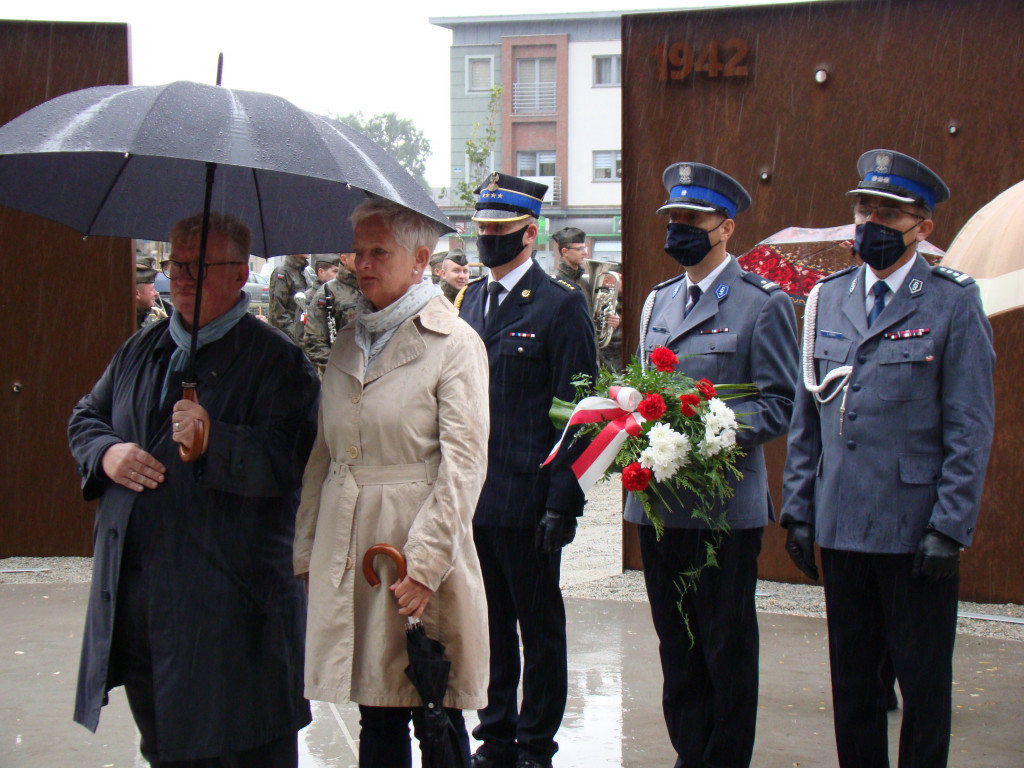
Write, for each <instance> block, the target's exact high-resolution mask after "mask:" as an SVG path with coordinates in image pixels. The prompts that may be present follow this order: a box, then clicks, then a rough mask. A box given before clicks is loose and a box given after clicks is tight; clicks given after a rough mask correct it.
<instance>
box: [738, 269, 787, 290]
mask: <svg viewBox="0 0 1024 768" xmlns="http://www.w3.org/2000/svg"><path fill="white" fill-rule="evenodd" d="M743 279H744V280H746V281H747V282H748V283H750V284H751V285H756V286H757V287H758V288H760V289H761V290H762V291H764V292H765V293H774V292H775V291H781V290H782V289H781V288H780V287H779V284H778V283H773V282H772V281H771V280H769V279H768V278H767V277H765V276H764V275H759V274H757V272H743Z"/></svg>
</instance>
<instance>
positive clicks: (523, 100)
mask: <svg viewBox="0 0 1024 768" xmlns="http://www.w3.org/2000/svg"><path fill="white" fill-rule="evenodd" d="M557 108H558V88H557V85H556V83H513V84H512V112H513V113H515V114H517V115H522V114H538V113H545V112H554V111H556V109H557Z"/></svg>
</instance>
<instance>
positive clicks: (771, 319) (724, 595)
mask: <svg viewBox="0 0 1024 768" xmlns="http://www.w3.org/2000/svg"><path fill="white" fill-rule="evenodd" d="M662 180H663V182H664V184H665V189H666V190H667V191H668V200H667V201H666V202H665V204H664V205H662V206H661V208H659V209H658V213H660V214H667V215H668V219H669V224H668V232H667V237H666V241H665V251H666V253H668V255H669V256H671V257H672V258H673V259H674V260H675V261H677V262H678V263H679V265H680V266H681V267H683V268H684V270H685V271H684V273H683V274H682V275H680V276H679V277H677V278H675V279H673V280H669V281H668V282H665V283H662V284H661V285H659V286H657V287H656V288H655V289H654V291H653V292H652V293H651V294H650V296H648V297H647V301H646V303H645V304H644V309H643V312H642V314H641V328H640V359H641V360H648V356H649V355H650V352H651V350H653V349H654V348H655V347H657V346H665V347H668V348H669V349H671V350H672V351H673V352H675V353H676V355H677V356H678V357H679V366H678V368H679V370H680V371H682V372H683V373H685V374H686V375H687V376H690V377H692V378H694V379H701V378H707V379H709V380H710V381H711V382H712V383H713V384H725V383H733V384H739V383H750V384H753V385H754V387H755V388H756V390H757V391H756V393H755V394H753V395H750V396H746V397H743V398H740V399H737V400H732V401H730V403H729V404H730V406H731V407H732V409H733V410H734V411H735V412H736V415H737V419H738V420H739V422H740V423H741V424H742V425H743V427H744V428H743V429H740V430H738V431H737V433H736V442H737V443H738V444H739V446H740V447H741V448H742V449H743V450H744V452H745V453H746V456H744V457H743V458H741V459H740V460H739V461H738V462H737V464H736V467H737V469H739V470H740V472H742V473H743V478H742V479H741V480H739V481H736V480H732V481H731V482H730V485H731V486H732V489H733V496H732V498H730V499H729V500H728V501H726V502H725V503H724V504H723V505H721V506H717V507H715V508H713V509H712V511H711V513H710V514H711V517H712V519H720V518H721V517H723V516H724V518H725V522H726V523H728V526H729V530H728V532H727V533H726V534H725V535H724V536H722V539H721V543H720V548H719V550H718V555H717V558H718V565H717V567H713V568H707V569H705V570H703V572H701V574H700V577H699V581H698V584H697V588H696V589H695V590H690V591H688V592H687V593H686V595H685V596H684V597H683V599H682V602H680V596H679V591H678V583H679V579H680V574H682V573H684V572H686V571H688V570H689V569H690V568H691V567H693V566H699V565H701V564H702V563H703V562H704V552H705V545H706V544H707V543H708V541H709V540H710V539H711V537H712V536H713V534H712V532H711V530H710V529H709V528H708V526H707V525H706V524H705V523H704V522H703V521H700V520H696V519H694V518H693V517H692V516H691V511H692V510H693V509H694V507H695V506H696V499H695V497H693V496H691V495H690V494H688V493H686V492H685V491H679V492H678V498H679V502H681V503H679V502H677V501H675V499H676V494H673V493H671V492H668V491H666V492H664V493H662V494H661V497H662V498H663V499H668V500H670V504H669V505H668V506H665V505H664V504H662V503H660V502H655V506H656V507H657V509H658V511H659V512H660V513H661V517H662V519H663V520H664V521H665V528H666V530H665V532H664V535H663V536H662V538H661V539H660V540H658V538H657V536H656V535H655V532H654V526H653V525H651V524H650V521H649V520H648V519H647V517H646V515H645V514H644V511H643V508H642V507H641V505H640V504H639V502H637V500H636V499H635V498H633V497H632V496H630V497H629V498H628V499H627V502H626V511H625V518H626V520H628V521H629V522H633V523H639V534H640V552H641V556H642V558H643V566H644V579H645V581H646V584H647V594H648V596H649V598H650V603H651V615H652V618H653V619H654V627H655V630H656V631H657V633H658V639H659V640H660V652H661V667H662V672H663V674H664V687H663V689H662V707H663V710H664V715H665V723H666V725H667V726H668V731H669V738H670V739H671V741H672V746H673V747H674V748H675V751H676V753H677V755H678V757H677V760H676V766H677V768H682V766H686V768H690V766H701V767H704V766H707V767H708V768H710V766H715V767H716V768H719V767H721V768H746V766H748V765H749V764H750V758H751V755H752V753H753V749H754V730H755V725H756V720H757V681H758V651H759V641H758V629H757V616H756V613H755V608H754V588H755V586H756V584H757V556H758V554H759V553H760V551H761V534H762V532H763V531H764V526H765V525H766V524H767V523H768V520H769V519H774V516H773V513H772V504H771V498H770V497H769V495H768V478H767V473H766V471H765V463H764V452H763V448H762V446H763V445H764V443H766V442H768V441H769V440H771V439H773V438H776V437H779V436H780V435H783V434H785V433H786V430H787V429H788V428H789V419H790V415H791V414H792V411H793V397H794V391H795V388H796V381H797V369H798V357H799V351H798V349H799V348H798V345H797V336H796V318H795V316H794V313H793V305H792V302H791V300H790V299H789V297H788V296H787V295H786V294H785V293H783V292H782V291H781V290H780V289H779V287H778V286H777V285H775V284H774V283H772V282H770V281H768V280H766V279H765V278H763V277H761V276H759V275H755V274H753V273H750V272H744V271H743V270H742V269H740V267H739V265H738V264H737V263H736V260H735V259H734V258H733V257H732V256H731V255H729V253H728V251H727V250H726V246H727V243H728V240H729V238H730V237H731V236H732V235H733V233H734V231H735V226H736V222H735V221H734V217H735V216H736V214H737V213H739V212H742V211H743V210H745V209H746V208H748V207H749V205H750V196H749V195H748V194H747V192H746V190H744V189H743V187H742V186H740V184H739V183H737V182H736V181H735V180H734V179H732V178H731V177H729V176H727V175H726V174H724V173H722V172H721V171H719V170H717V169H715V168H712V167H710V166H707V165H702V164H700V163H675V164H673V165H670V166H669V167H668V168H666V169H665V172H664V174H663V178H662ZM648 364H649V363H648ZM687 621H688V622H689V627H687ZM691 632H692V636H693V640H692V642H691V639H690V633H691Z"/></svg>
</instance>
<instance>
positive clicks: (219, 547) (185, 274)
mask: <svg viewBox="0 0 1024 768" xmlns="http://www.w3.org/2000/svg"><path fill="white" fill-rule="evenodd" d="M201 226H202V216H194V217H191V218H189V219H186V220H184V221H181V222H179V223H178V224H177V225H175V227H174V228H173V230H172V231H171V235H170V241H171V254H170V258H169V259H168V260H167V261H165V262H164V263H163V270H164V272H165V274H167V276H168V277H169V278H170V281H171V296H172V299H173V302H174V306H175V311H174V314H173V315H172V317H171V318H170V320H169V321H161V322H158V323H155V324H153V325H151V326H148V327H146V328H144V329H143V330H142V331H140V332H139V333H137V334H135V335H134V336H133V337H132V338H131V339H129V340H128V341H127V342H126V343H125V344H124V346H122V347H121V349H120V350H118V352H117V354H116V355H115V357H114V359H113V361H112V362H111V363H110V365H109V366H108V367H107V370H106V371H105V372H104V374H103V376H102V377H101V378H100V380H99V382H97V384H96V385H95V386H94V387H93V390H92V392H91V393H90V394H88V395H86V396H85V397H84V398H82V400H81V401H80V402H79V403H78V405H77V406H76V407H75V409H74V412H73V414H72V416H71V422H70V424H69V427H68V434H69V437H70V442H71V452H72V454H73V456H74V458H75V462H76V464H77V466H78V470H79V473H80V474H81V476H82V490H83V494H84V495H85V497H86V498H87V499H93V498H99V499H100V503H99V508H98V510H97V516H96V528H95V530H96V539H95V561H94V572H93V580H92V588H91V591H90V596H89V609H88V614H87V617H86V626H85V632H84V636H83V637H84V639H83V645H82V658H81V666H80V670H79V680H78V694H77V699H76V706H75V720H76V721H77V722H79V723H81V724H82V725H84V726H85V727H87V728H89V729H90V730H95V729H96V727H97V725H98V723H99V716H100V707H101V706H102V705H103V704H104V703H105V702H106V694H107V691H109V690H110V689H111V688H113V687H115V686H118V685H124V686H125V690H126V693H127V697H128V703H129V705H130V707H131V710H132V714H133V716H134V718H135V722H136V724H137V725H138V728H139V731H140V733H141V735H142V743H141V750H142V753H143V755H144V756H145V757H146V759H147V760H149V761H150V762H151V763H152V764H153V765H170V764H178V763H185V762H187V763H188V764H190V765H195V764H198V763H199V762H200V761H201V762H202V764H203V765H207V764H209V765H240V766H274V767H276V766H295V765H296V764H297V760H298V757H297V740H296V732H297V730H298V729H300V728H302V727H303V726H305V725H306V724H308V723H309V722H310V712H309V705H308V703H307V702H306V701H305V700H304V699H303V696H302V685H303V680H302V667H303V662H302V650H303V644H304V627H305V624H304V617H305V599H304V595H303V592H302V588H301V586H300V585H299V584H298V582H296V581H295V579H294V578H293V576H292V569H291V542H292V537H293V535H294V523H295V517H294V516H295V509H296V505H297V502H298V490H299V487H300V484H301V477H302V470H303V467H304V465H305V460H306V457H307V455H308V453H309V450H310V447H311V445H312V441H313V437H314V435H315V431H316V409H317V401H318V391H319V387H318V384H317V379H316V375H315V374H314V372H313V370H312V368H311V366H310V364H309V362H308V361H307V360H306V358H305V356H304V355H303V354H302V352H301V350H299V349H298V348H297V347H296V346H295V345H293V344H291V343H289V342H288V340H287V339H286V338H285V337H284V336H283V335H282V334H281V333H279V332H278V331H277V330H275V329H273V328H271V327H270V326H268V325H265V324H264V323H261V322H259V321H258V320H257V319H255V318H253V317H252V316H251V315H249V314H248V313H247V312H246V308H247V305H248V297H247V295H246V294H245V293H244V292H242V290H241V289H242V286H243V285H244V283H245V281H246V278H247V276H248V267H247V265H246V260H247V256H248V254H249V249H250V234H249V229H248V228H247V227H246V226H245V225H244V224H242V222H240V221H239V220H237V219H235V218H233V217H229V216H225V215H221V214H217V213H212V214H211V215H210V221H209V235H208V238H207V251H206V262H205V268H200V267H199V264H198V258H199V251H200V239H201V235H200V232H201ZM200 269H204V271H203V281H202V296H201V298H202V301H201V304H200V314H199V318H198V351H197V354H196V358H195V378H196V381H197V390H198V400H199V403H201V405H200V404H199V403H195V402H191V401H188V400H182V399H179V397H180V391H181V378H182V376H181V372H182V370H183V369H184V368H185V361H186V360H187V357H188V350H189V343H190V331H191V330H192V326H193V324H194V323H193V310H194V308H195V305H196V302H197V278H198V277H199V275H200ZM197 425H201V426H202V435H203V437H202V445H198V444H197V445H193V444H194V443H198V442H199V440H197V434H198V433H197ZM179 445H180V446H192V447H193V448H194V449H195V450H197V451H198V450H201V451H203V453H202V455H201V456H200V457H199V459H198V460H197V461H195V463H193V464H184V463H182V462H181V460H180V459H179V458H178V455H177V454H178V447H179ZM208 760H209V761H210V762H206V761H208Z"/></svg>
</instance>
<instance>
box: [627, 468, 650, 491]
mask: <svg viewBox="0 0 1024 768" xmlns="http://www.w3.org/2000/svg"><path fill="white" fill-rule="evenodd" d="M650 482H651V470H649V469H644V468H643V467H641V466H640V464H639V463H638V462H635V461H634V462H633V463H632V464H630V465H629V466H627V467H623V468H622V487H623V488H625V489H626V490H627V491H642V490H644V489H645V488H646V487H647V486H648V485H649V484H650Z"/></svg>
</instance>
